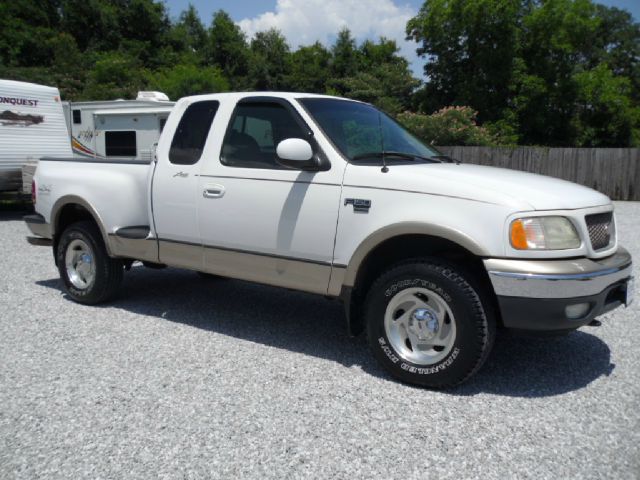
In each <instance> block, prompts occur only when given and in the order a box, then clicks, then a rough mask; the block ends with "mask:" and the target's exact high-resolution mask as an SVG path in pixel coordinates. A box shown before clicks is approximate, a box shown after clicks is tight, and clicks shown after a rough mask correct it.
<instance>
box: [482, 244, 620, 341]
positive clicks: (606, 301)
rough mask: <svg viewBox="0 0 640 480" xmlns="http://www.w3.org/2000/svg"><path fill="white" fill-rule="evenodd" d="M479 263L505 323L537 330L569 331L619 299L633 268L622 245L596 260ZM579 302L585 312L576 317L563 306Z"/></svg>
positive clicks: (512, 326)
mask: <svg viewBox="0 0 640 480" xmlns="http://www.w3.org/2000/svg"><path fill="white" fill-rule="evenodd" d="M484 264H485V267H486V269H487V272H488V274H489V278H490V279H491V283H492V285H493V289H494V291H495V293H496V296H497V298H498V304H499V307H500V313H501V315H502V320H503V323H504V325H505V327H508V328H512V329H517V330H538V331H553V330H556V331H557V330H572V329H575V328H578V327H581V326H583V325H586V324H588V323H589V322H591V321H592V320H593V319H594V318H596V317H597V316H599V315H602V314H603V313H606V312H608V311H611V310H613V309H614V308H616V307H618V306H620V305H622V304H624V303H625V301H626V298H627V295H626V294H627V291H626V290H627V286H628V282H629V279H630V278H631V271H632V265H631V255H630V254H629V252H627V250H625V249H624V248H619V249H618V251H617V252H616V253H615V254H614V255H612V256H610V257H607V258H603V259H598V260H591V259H588V258H579V259H573V260H511V259H487V260H485V261H484ZM579 304H584V309H585V311H584V312H583V313H581V314H580V315H579V316H577V318H575V317H576V315H575V313H573V312H567V307H571V306H576V305H579ZM570 309H571V308H570ZM574 312H575V310H574Z"/></svg>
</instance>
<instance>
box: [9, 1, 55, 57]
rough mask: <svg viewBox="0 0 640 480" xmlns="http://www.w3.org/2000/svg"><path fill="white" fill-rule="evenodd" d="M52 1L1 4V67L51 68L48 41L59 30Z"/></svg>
mask: <svg viewBox="0 0 640 480" xmlns="http://www.w3.org/2000/svg"><path fill="white" fill-rule="evenodd" d="M58 7H59V2H57V1H54V0H49V1H37V0H21V1H19V2H16V1H12V0H0V64H1V65H4V66H16V67H43V66H48V65H50V64H51V60H52V55H51V49H50V48H48V45H47V41H49V40H50V39H51V38H52V37H54V36H55V35H56V31H57V29H58V27H59V17H58V12H57V9H58Z"/></svg>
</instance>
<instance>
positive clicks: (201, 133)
mask: <svg viewBox="0 0 640 480" xmlns="http://www.w3.org/2000/svg"><path fill="white" fill-rule="evenodd" d="M219 105H220V104H219V103H218V102H217V101H204V102H196V103H193V104H191V105H189V106H188V107H187V109H186V110H185V111H184V113H183V114H182V118H181V119H180V123H179V124H178V128H177V129H176V133H175V134H174V135H173V140H172V141H171V148H170V150H169V161H170V162H171V163H174V164H176V165H193V164H195V163H197V162H198V160H200V157H201V156H202V150H203V149H204V144H205V142H206V141H207V136H208V135H209V130H210V129H211V124H212V123H213V119H214V118H215V116H216V112H217V111H218V106H219Z"/></svg>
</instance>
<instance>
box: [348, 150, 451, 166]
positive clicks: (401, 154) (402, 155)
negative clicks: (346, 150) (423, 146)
mask: <svg viewBox="0 0 640 480" xmlns="http://www.w3.org/2000/svg"><path fill="white" fill-rule="evenodd" d="M382 157H385V158H388V157H391V158H393V157H396V158H404V159H407V160H415V159H416V158H417V159H420V160H425V161H427V162H440V163H442V161H443V158H442V157H443V156H441V155H438V156H434V157H425V156H422V155H418V154H416V153H404V152H395V151H390V150H385V151H383V152H366V153H360V154H358V155H355V156H354V157H353V158H352V159H351V160H363V159H365V158H382Z"/></svg>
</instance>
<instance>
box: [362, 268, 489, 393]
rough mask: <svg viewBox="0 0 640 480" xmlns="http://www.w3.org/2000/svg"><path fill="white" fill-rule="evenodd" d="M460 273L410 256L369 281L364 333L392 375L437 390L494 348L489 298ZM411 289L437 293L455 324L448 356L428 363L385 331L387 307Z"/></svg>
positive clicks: (455, 382) (469, 372)
mask: <svg viewBox="0 0 640 480" xmlns="http://www.w3.org/2000/svg"><path fill="white" fill-rule="evenodd" d="M462 272H463V270H462V269H461V268H458V267H457V266H456V265H454V264H450V263H447V262H443V261H440V260H437V259H431V258H424V259H414V260H411V261H407V262H403V263H401V264H397V265H396V266H394V267H392V268H390V269H389V270H387V271H386V272H385V273H383V274H382V275H381V276H380V277H379V278H378V279H377V280H376V281H375V282H374V283H373V285H372V286H371V288H370V289H369V292H368V293H367V296H366V299H365V304H364V308H365V309H364V312H365V321H366V326H367V338H368V342H369V346H370V347H371V350H372V351H373V355H374V356H375V358H376V359H377V360H378V361H379V362H380V363H381V364H382V366H383V367H384V368H385V369H387V370H388V371H389V372H390V373H391V375H393V376H394V377H396V378H398V379H399V380H401V381H403V382H406V383H411V384H414V385H420V386H423V387H428V388H434V389H441V388H450V387H453V386H455V385H458V384H460V383H462V382H464V381H465V380H467V379H468V378H469V377H471V376H472V375H473V374H474V373H476V372H477V371H478V369H479V368H480V367H481V366H482V365H483V363H484V362H485V360H486V359H487V357H488V356H489V353H490V351H491V348H492V347H493V341H494V339H495V330H496V322H495V317H494V315H493V313H492V312H493V310H492V308H491V305H490V302H488V301H486V300H485V301H483V299H482V297H481V295H482V294H481V292H480V290H481V289H480V288H474V287H473V286H472V285H473V283H474V282H473V280H472V278H471V276H470V275H468V274H466V273H462ZM465 277H466V278H465ZM467 278H468V279H467ZM409 288H420V289H423V290H426V291H431V292H433V293H435V294H436V295H437V296H439V298H440V300H441V301H442V300H443V301H444V302H445V303H446V306H447V307H448V308H449V309H450V311H451V313H452V317H453V319H452V320H449V322H451V321H453V322H454V323H455V333H454V334H453V337H452V344H450V346H449V347H448V348H450V350H449V351H448V353H447V352H444V348H443V353H442V355H446V356H444V357H443V358H441V359H440V360H437V361H435V360H436V359H435V358H434V361H435V363H432V364H429V363H425V364H417V363H413V362H411V361H410V360H408V359H406V355H405V356H403V355H402V354H401V353H400V352H398V350H397V349H396V348H394V344H393V342H391V341H390V340H389V338H388V335H387V332H386V328H385V312H386V310H387V306H388V305H389V303H390V302H391V300H392V299H393V298H396V295H398V294H399V292H402V291H403V290H406V289H409ZM427 295H428V294H427ZM389 323H392V321H389ZM440 328H442V327H440ZM396 344H397V340H396ZM408 346H410V345H408ZM401 348H402V347H401ZM434 348H441V347H434ZM412 351H413V350H412ZM434 351H435V350H434Z"/></svg>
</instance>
